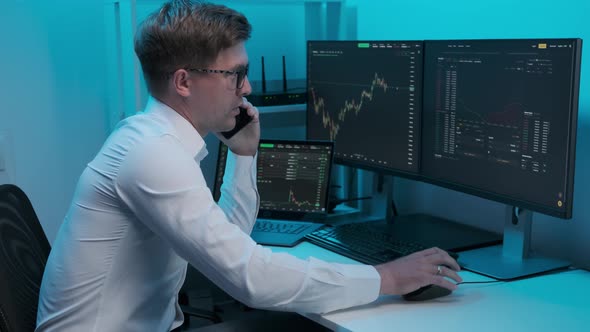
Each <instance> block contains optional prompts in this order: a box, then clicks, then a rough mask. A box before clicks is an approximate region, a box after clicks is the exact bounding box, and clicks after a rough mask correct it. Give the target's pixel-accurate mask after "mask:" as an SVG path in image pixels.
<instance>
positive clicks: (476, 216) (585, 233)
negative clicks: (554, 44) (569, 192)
mask: <svg viewBox="0 0 590 332" xmlns="http://www.w3.org/2000/svg"><path fill="white" fill-rule="evenodd" d="M346 3H347V4H348V5H356V6H357V7H358V11H357V12H358V17H357V21H358V27H357V28H358V31H357V34H358V36H357V38H358V39H394V40H395V39H401V40H411V39H419V40H420V39H461V38H464V39H468V38H474V39H477V38H537V37H538V38H558V37H562V38H570V37H578V38H582V39H583V40H584V42H585V43H586V45H584V47H583V51H582V74H581V76H582V79H581V85H580V102H579V119H578V136H577V149H576V150H577V152H576V176H575V188H574V191H575V193H574V212H573V219H572V220H571V221H562V220H559V219H556V218H553V217H548V216H545V215H540V214H537V215H536V216H535V219H534V221H535V222H534V226H533V247H534V248H535V249H537V250H539V251H542V252H546V253H548V254H552V255H554V256H560V257H564V258H567V259H569V260H571V261H573V262H575V263H577V264H578V265H581V266H585V267H590V257H587V255H581V254H580V253H587V252H590V243H589V242H588V241H587V239H588V238H589V237H590V222H589V221H590V206H589V205H588V204H586V202H588V201H590V175H589V174H590V172H588V169H590V149H589V147H590V146H589V145H590V143H588V142H590V134H588V133H589V132H590V49H589V47H590V46H589V43H590V24H589V23H588V15H589V14H590V1H587V0H562V1H553V0H537V1H530V0H524V1H514V0H495V1H489V0H485V1H470V0H450V1H430V0H413V1H361V0H358V1H350V0H349V1H347V2H346ZM397 183H398V186H397V188H396V197H397V200H398V202H399V203H398V204H399V205H401V206H400V208H401V209H405V211H406V212H414V211H422V212H428V213H432V214H435V215H441V216H445V217H450V218H453V219H455V220H458V221H461V222H464V223H468V224H474V225H477V226H481V227H484V228H488V229H492V230H496V231H500V230H501V229H502V227H503V226H502V218H503V212H504V210H503V206H502V205H501V204H497V203H494V202H490V201H487V200H484V199H480V198H477V197H474V196H470V195H465V194H461V193H458V192H454V191H451V190H446V189H443V188H439V187H436V186H431V185H427V184H423V183H417V182H413V181H404V180H401V181H398V182H397ZM400 203H401V204H400Z"/></svg>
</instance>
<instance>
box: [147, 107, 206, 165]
mask: <svg viewBox="0 0 590 332" xmlns="http://www.w3.org/2000/svg"><path fill="white" fill-rule="evenodd" d="M145 113H152V114H156V115H158V116H162V117H164V118H165V119H166V120H167V121H168V122H170V124H171V125H172V126H173V127H174V129H175V134H176V135H177V136H178V139H179V140H180V142H181V143H182V144H183V146H184V148H185V149H186V150H187V151H188V152H189V153H190V154H191V155H192V156H194V158H195V160H198V161H201V160H203V159H204V158H205V157H206V156H207V154H208V153H209V152H208V151H207V146H206V144H205V140H203V137H201V135H199V132H197V130H196V129H195V128H194V127H193V125H192V124H191V123H190V122H189V121H187V120H186V119H185V118H183V117H182V116H181V115H180V114H178V112H176V111H175V110H174V109H172V108H171V107H170V106H168V105H166V104H164V103H162V102H161V101H159V100H157V99H156V98H154V97H153V96H149V99H148V102H147V105H146V107H145Z"/></svg>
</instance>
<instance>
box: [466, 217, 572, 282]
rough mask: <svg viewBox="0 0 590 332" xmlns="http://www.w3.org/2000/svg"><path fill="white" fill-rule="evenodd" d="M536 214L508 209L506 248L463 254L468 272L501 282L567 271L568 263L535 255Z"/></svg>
mask: <svg viewBox="0 0 590 332" xmlns="http://www.w3.org/2000/svg"><path fill="white" fill-rule="evenodd" d="M532 219H533V213H532V212H531V211H528V210H524V209H520V208H517V207H513V206H507V207H506V217H505V222H504V243H503V245H498V246H492V247H486V248H480V249H475V250H470V251H465V252H462V253H460V256H459V262H460V263H461V266H462V267H463V268H464V269H465V270H469V271H472V272H476V273H479V274H483V275H486V276H489V277H492V278H495V279H498V280H511V279H518V278H523V277H528V276H532V275H535V274H539V273H543V272H548V271H553V270H557V269H562V268H566V267H568V266H569V265H570V263H569V262H567V261H562V260H557V259H551V258H546V257H540V256H536V255H533V254H532V253H531V248H530V240H531V228H532Z"/></svg>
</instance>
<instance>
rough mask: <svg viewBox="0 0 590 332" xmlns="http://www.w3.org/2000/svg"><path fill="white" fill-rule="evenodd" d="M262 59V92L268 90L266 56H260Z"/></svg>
mask: <svg viewBox="0 0 590 332" xmlns="http://www.w3.org/2000/svg"><path fill="white" fill-rule="evenodd" d="M260 59H261V61H262V92H266V73H265V71H264V56H262V57H260Z"/></svg>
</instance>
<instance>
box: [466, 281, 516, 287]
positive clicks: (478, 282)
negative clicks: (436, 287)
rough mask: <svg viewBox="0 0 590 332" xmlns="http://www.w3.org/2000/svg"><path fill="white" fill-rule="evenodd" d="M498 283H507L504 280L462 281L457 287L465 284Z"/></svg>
mask: <svg viewBox="0 0 590 332" xmlns="http://www.w3.org/2000/svg"><path fill="white" fill-rule="evenodd" d="M496 282H506V281H504V280H487V281H461V282H458V283H456V285H457V286H459V285H464V284H493V283H496Z"/></svg>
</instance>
